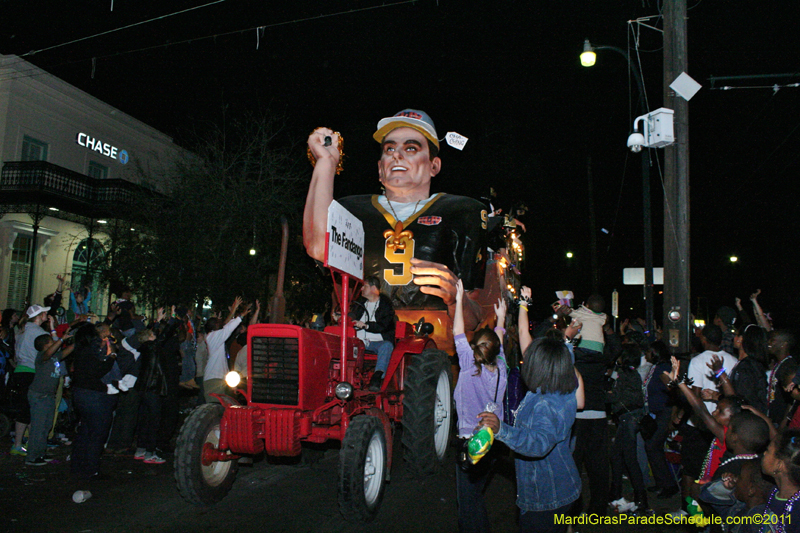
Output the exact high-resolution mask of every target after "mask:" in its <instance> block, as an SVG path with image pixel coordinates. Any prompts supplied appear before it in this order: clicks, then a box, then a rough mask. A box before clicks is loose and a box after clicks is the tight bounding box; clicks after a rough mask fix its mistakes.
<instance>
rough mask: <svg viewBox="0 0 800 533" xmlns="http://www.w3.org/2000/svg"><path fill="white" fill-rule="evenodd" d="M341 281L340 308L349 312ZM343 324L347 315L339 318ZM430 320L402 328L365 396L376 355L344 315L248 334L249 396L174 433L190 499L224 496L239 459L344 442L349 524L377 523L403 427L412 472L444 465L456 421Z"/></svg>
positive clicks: (227, 401) (205, 410) (202, 501)
mask: <svg viewBox="0 0 800 533" xmlns="http://www.w3.org/2000/svg"><path fill="white" fill-rule="evenodd" d="M350 285H351V283H350V280H349V276H347V275H346V274H345V275H343V276H342V283H341V287H342V290H341V293H342V294H341V299H340V302H341V304H342V309H343V310H347V309H349V303H350V290H352V289H353V288H352V287H350ZM343 318H346V317H343ZM432 329H433V328H432V327H431V325H430V324H426V323H425V322H424V320H420V322H419V323H418V324H416V325H415V326H412V325H411V324H409V323H407V322H398V323H397V328H396V339H397V342H396V345H395V348H394V352H393V353H392V358H391V362H390V363H389V368H388V370H387V372H386V375H385V378H384V380H383V385H382V387H381V390H380V391H379V392H370V391H368V389H367V385H368V383H369V381H370V378H371V377H372V373H373V371H374V368H375V363H376V360H377V356H376V355H375V354H372V353H368V352H366V351H365V349H364V343H363V342H362V341H361V340H359V339H358V338H357V337H356V333H355V330H354V329H353V327H352V326H351V325H350V323H349V321H348V320H346V319H343V320H342V325H341V326H329V327H327V328H325V330H324V331H316V330H312V329H307V328H302V327H299V326H292V325H285V324H258V325H255V326H251V327H250V328H248V333H247V344H248V376H247V380H246V389H238V392H239V394H241V395H242V396H243V397H244V399H245V400H246V403H245V404H239V403H238V402H236V401H235V400H233V399H231V398H229V397H220V400H221V401H222V402H223V403H222V405H219V404H207V405H203V406H201V407H199V408H197V409H196V410H194V411H193V412H192V413H191V415H190V416H189V417H188V418H187V420H186V422H185V423H184V424H183V427H182V428H181V430H180V434H179V436H178V442H177V448H176V450H175V479H176V482H177V485H178V489H179V491H180V493H181V495H182V496H183V497H184V498H185V499H186V500H187V501H189V502H190V503H193V504H196V505H210V504H213V503H215V502H217V501H219V500H221V499H222V498H224V497H225V495H226V494H227V493H228V491H229V490H230V488H231V486H232V485H233V482H234V480H235V478H236V472H237V470H238V461H239V459H240V458H241V457H244V456H254V455H258V454H261V453H266V454H269V455H273V456H297V455H300V453H301V445H302V443H304V442H307V443H324V442H327V441H331V440H333V441H340V442H341V450H340V452H339V487H338V493H339V506H340V509H341V512H342V514H343V515H344V517H345V518H347V519H355V520H362V521H369V520H371V519H373V518H374V517H375V515H376V513H377V512H378V509H379V507H380V504H381V500H382V498H383V492H384V488H385V484H386V481H387V480H388V479H389V473H390V470H391V466H392V457H393V453H392V452H393V450H392V442H393V432H394V428H395V427H396V424H397V423H401V424H402V428H403V433H402V444H403V447H404V457H405V459H406V460H407V461H408V465H409V468H410V469H411V470H412V472H414V473H417V474H427V473H430V472H432V471H433V470H434V469H435V468H436V467H437V465H439V464H440V463H441V462H442V460H443V459H444V456H445V452H446V451H447V447H448V445H449V439H450V435H451V429H452V424H453V418H454V416H453V415H454V413H453V409H452V406H453V401H452V390H451V383H452V382H451V364H450V360H449V358H448V355H447V354H446V353H445V352H443V351H440V350H438V349H437V347H436V344H435V343H434V341H433V340H432V339H431V338H430V337H429V334H430V333H431V332H432Z"/></svg>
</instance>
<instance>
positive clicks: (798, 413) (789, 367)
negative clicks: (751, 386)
mask: <svg viewBox="0 0 800 533" xmlns="http://www.w3.org/2000/svg"><path fill="white" fill-rule="evenodd" d="M798 367H800V364H798V362H797V361H796V360H795V359H794V358H792V357H787V358H786V359H785V360H784V362H783V364H782V365H781V367H780V369H779V370H778V372H777V374H778V375H777V379H778V384H779V387H781V388H783V390H785V391H786V392H787V393H789V396H790V398H791V399H792V403H791V405H790V406H789V409H788V410H787V411H786V417H785V418H784V419H783V420H782V421H781V423H780V427H781V428H788V429H798V428H800V409H798V407H799V406H800V389H799V388H798V387H797V384H796V383H795V381H796V380H797V379H798V372H797V369H798Z"/></svg>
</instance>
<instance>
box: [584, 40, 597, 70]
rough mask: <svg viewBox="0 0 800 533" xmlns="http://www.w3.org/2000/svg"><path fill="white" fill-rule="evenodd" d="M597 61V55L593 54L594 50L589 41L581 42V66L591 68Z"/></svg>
mask: <svg viewBox="0 0 800 533" xmlns="http://www.w3.org/2000/svg"><path fill="white" fill-rule="evenodd" d="M595 61H597V54H595V53H594V48H592V45H591V44H590V43H589V39H586V40H584V41H583V52H581V65H583V66H584V67H593V66H594V63H595Z"/></svg>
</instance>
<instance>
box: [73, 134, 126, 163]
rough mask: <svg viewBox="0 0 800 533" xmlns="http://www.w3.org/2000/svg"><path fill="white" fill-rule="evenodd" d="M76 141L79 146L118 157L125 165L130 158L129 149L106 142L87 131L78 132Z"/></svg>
mask: <svg viewBox="0 0 800 533" xmlns="http://www.w3.org/2000/svg"><path fill="white" fill-rule="evenodd" d="M75 142H76V143H78V145H79V146H83V147H84V148H88V149H90V150H92V151H94V152H97V153H99V154H101V155H104V156H106V157H110V158H111V159H116V160H117V161H119V162H120V163H122V164H123V165H125V164H127V162H128V160H129V159H130V157H129V156H128V152H127V151H125V150H120V149H119V148H117V147H116V146H114V145H111V144H108V143H105V142H103V141H101V140H100V139H97V138H95V137H92V136H91V135H89V134H87V133H83V132H81V133H78V135H77V137H76V138H75Z"/></svg>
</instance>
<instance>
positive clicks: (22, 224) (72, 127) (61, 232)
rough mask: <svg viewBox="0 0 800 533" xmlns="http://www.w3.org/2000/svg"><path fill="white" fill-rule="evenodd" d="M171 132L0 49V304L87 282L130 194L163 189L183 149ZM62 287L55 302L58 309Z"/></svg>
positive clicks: (20, 303) (102, 297) (130, 212)
mask: <svg viewBox="0 0 800 533" xmlns="http://www.w3.org/2000/svg"><path fill="white" fill-rule="evenodd" d="M183 153H184V152H183V151H182V150H181V149H180V148H179V147H178V146H177V145H175V144H174V143H173V142H172V139H171V138H170V137H168V136H166V135H164V134H163V133H161V132H159V131H157V130H155V129H153V128H151V127H150V126H148V125H146V124H144V123H142V122H140V121H138V120H136V119H135V118H133V117H131V116H129V115H126V114H125V113H123V112H121V111H120V110H118V109H115V108H113V107H111V106H109V105H108V104H105V103H103V102H102V101H100V100H98V99H97V98H95V97H93V96H91V95H89V94H87V93H85V92H83V91H81V90H79V89H77V88H75V87H73V86H72V85H69V84H67V83H65V82H64V81H62V80H60V79H58V78H56V77H55V76H52V75H51V74H48V73H47V72H45V71H43V70H41V69H39V68H38V67H36V66H34V65H32V64H30V63H28V62H27V61H24V60H22V59H20V58H19V57H16V56H3V55H0V165H1V166H2V171H1V173H0V309H5V308H8V307H12V308H14V309H17V310H23V307H24V306H25V305H26V304H29V303H38V304H41V303H42V301H43V299H44V297H45V296H46V295H47V294H50V293H52V292H53V291H54V290H55V289H56V287H57V284H58V281H57V278H56V276H58V275H62V276H64V277H65V278H66V282H65V283H66V285H68V286H71V287H72V288H74V289H76V290H77V289H78V288H82V287H84V286H88V287H90V289H91V290H92V293H93V298H92V304H91V309H92V311H94V312H95V313H97V314H98V315H101V316H102V315H104V314H105V310H106V309H107V302H108V298H109V296H110V295H109V294H108V291H107V288H106V287H105V286H104V284H103V283H101V280H100V276H99V273H98V272H97V271H96V269H97V266H96V265H97V262H98V261H102V259H103V258H104V256H105V255H106V254H107V253H108V252H109V247H110V245H111V239H112V237H113V236H114V235H118V232H120V231H136V224H135V207H136V206H135V205H133V203H134V202H133V199H134V198H135V195H136V194H137V193H139V192H141V191H142V190H143V189H148V190H151V191H159V192H164V191H166V189H167V185H168V183H169V179H170V173H171V171H172V170H171V169H173V168H174V165H175V163H176V162H177V160H178V159H179V158H180V157H182V156H183ZM68 304H69V293H68V291H65V294H64V301H63V302H62V305H63V306H64V307H65V308H67V307H68Z"/></svg>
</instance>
